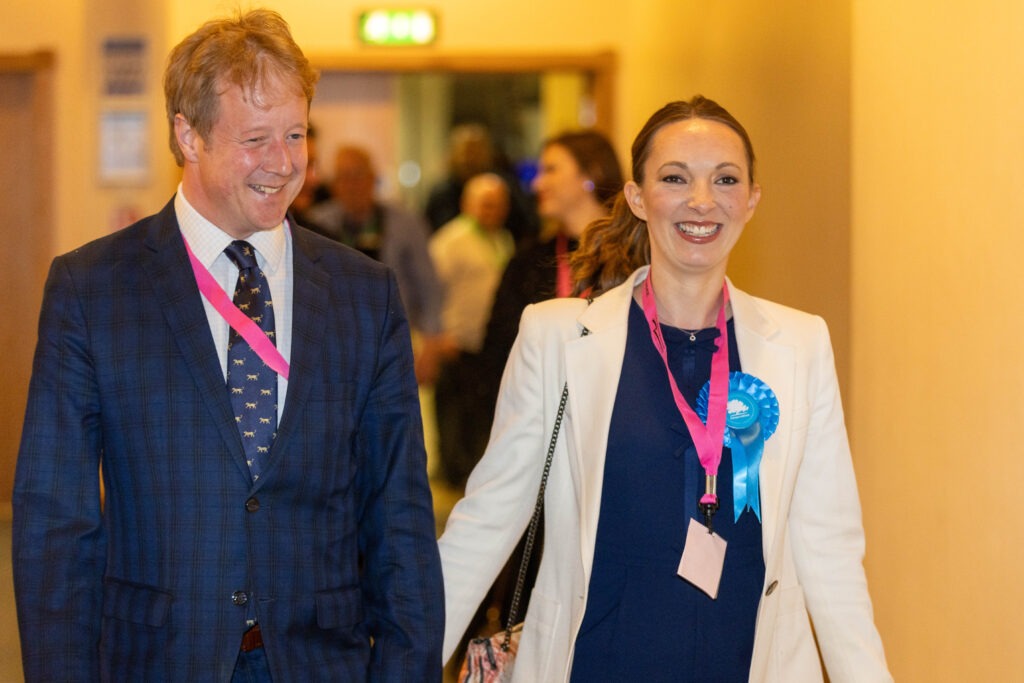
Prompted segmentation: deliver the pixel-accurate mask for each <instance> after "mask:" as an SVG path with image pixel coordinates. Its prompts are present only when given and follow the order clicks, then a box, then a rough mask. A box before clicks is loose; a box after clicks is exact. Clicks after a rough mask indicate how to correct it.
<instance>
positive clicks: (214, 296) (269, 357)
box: [181, 235, 289, 379]
mask: <svg viewBox="0 0 1024 683" xmlns="http://www.w3.org/2000/svg"><path fill="white" fill-rule="evenodd" d="M181 238H182V240H183V241H184V242H185V251H187V252H188V258H189V261H191V262H192V272H193V273H195V276H196V284H197V285H199V291H200V292H202V293H203V296H204V297H206V300H207V301H209V302H210V304H212V305H213V307H214V308H215V309H217V312H218V313H220V315H221V317H222V318H224V320H225V321H226V322H227V324H228V325H230V326H231V327H232V328H233V329H234V330H235V332H237V333H238V334H239V336H240V337H242V339H244V340H245V341H247V342H249V346H250V347H251V348H252V350H253V351H255V352H256V355H257V356H259V357H260V359H261V360H262V361H263V362H264V363H266V364H267V367H269V368H270V369H271V370H273V371H274V372H276V373H277V374H279V375H281V377H284V378H285V379H288V368H289V366H288V361H286V360H285V359H284V356H282V355H281V352H280V351H278V350H277V347H276V346H274V342H272V341H270V339H268V338H267V335H266V334H265V333H264V332H263V330H261V329H260V326H259V325H257V324H256V323H254V322H253V321H252V318H250V317H249V316H247V315H246V314H245V313H244V312H242V311H241V310H239V308H238V306H235V304H234V302H233V301H232V300H231V298H230V297H228V295H227V293H226V292H225V291H224V288H223V287H221V286H220V285H219V284H217V281H216V280H215V279H213V276H212V275H210V271H209V270H207V269H206V266H204V265H203V264H202V262H201V261H200V260H199V259H198V258H196V255H195V254H193V253H192V247H190V246H189V245H188V240H186V239H185V236H184V235H182V236H181Z"/></svg>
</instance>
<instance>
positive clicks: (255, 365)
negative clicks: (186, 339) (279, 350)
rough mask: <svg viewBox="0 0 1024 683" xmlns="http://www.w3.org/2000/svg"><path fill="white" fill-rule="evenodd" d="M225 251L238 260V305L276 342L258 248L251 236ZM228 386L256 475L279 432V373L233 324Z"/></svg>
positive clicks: (247, 453)
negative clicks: (268, 364)
mask: <svg viewBox="0 0 1024 683" xmlns="http://www.w3.org/2000/svg"><path fill="white" fill-rule="evenodd" d="M224 253H226V254H227V255H228V258H230V259H231V260H232V261H234V263H235V265H237V266H238V282H237V284H236V285H235V296H234V303H235V305H236V306H238V308H239V309H240V310H242V311H243V312H244V313H245V314H246V315H248V316H249V317H250V318H252V320H253V322H255V323H256V324H257V325H259V327H260V329H262V330H263V331H264V333H266V335H267V337H269V338H270V340H271V341H272V342H274V343H275V344H276V343H277V340H276V339H274V308H273V301H271V299H270V285H269V284H268V283H267V278H266V276H265V275H264V274H263V271H262V270H260V267H259V266H258V265H256V250H255V249H253V247H252V245H251V244H249V243H248V242H243V241H241V240H236V241H234V242H232V243H231V244H230V245H228V247H227V248H226V249H225V250H224ZM228 389H229V390H230V392H231V406H232V408H234V412H235V422H237V423H238V431H239V433H240V434H241V435H242V444H243V445H244V446H245V459H246V461H247V462H248V463H249V472H250V473H251V474H252V479H253V481H256V480H257V479H259V477H260V468H261V465H262V464H263V461H265V459H266V457H267V454H268V453H270V445H271V444H272V443H273V442H274V436H275V434H276V432H277V373H276V372H274V371H273V370H271V369H270V368H269V367H267V365H266V364H265V363H264V362H263V360H262V359H261V358H260V357H259V356H258V355H257V354H256V352H255V351H253V350H252V347H250V346H249V342H247V341H245V339H243V338H242V337H241V336H240V335H239V334H238V333H237V332H236V331H235V329H234V328H231V332H230V333H229V335H228Z"/></svg>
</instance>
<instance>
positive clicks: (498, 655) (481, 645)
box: [458, 382, 569, 683]
mask: <svg viewBox="0 0 1024 683" xmlns="http://www.w3.org/2000/svg"><path fill="white" fill-rule="evenodd" d="M568 398H569V384H568V382H567V383H566V384H565V386H563V387H562V399H561V401H559V403H558V415H557V416H556V417H555V427H554V429H553V430H552V431H551V443H550V445H548V455H547V459H546V460H545V461H544V474H543V475H541V478H540V490H539V491H537V502H536V504H535V505H534V506H533V517H531V518H530V526H529V529H528V531H527V533H526V545H525V546H524V547H523V559H522V560H521V561H520V563H519V574H518V576H517V577H516V589H515V592H514V593H513V594H512V605H511V607H510V608H509V614H508V621H507V622H506V623H505V628H504V629H503V630H501V631H498V632H497V633H495V634H494V635H492V636H490V637H489V638H487V637H482V638H473V639H472V640H470V641H469V645H468V646H467V647H466V659H465V661H464V662H463V663H462V669H461V670H460V671H459V678H458V681H459V683H509V682H510V681H511V680H512V670H513V667H514V665H515V663H516V653H517V652H518V651H519V637H520V635H522V632H523V624H522V623H521V622H520V623H516V617H517V616H518V615H519V603H520V601H521V599H522V596H523V586H524V584H525V583H526V572H527V567H529V564H530V555H531V554H532V553H533V544H534V541H535V540H536V538H537V527H538V526H539V525H540V517H541V512H542V511H543V509H544V489H545V488H546V487H547V484H548V474H549V473H550V472H551V461H552V459H553V458H554V455H555V444H556V443H557V442H558V431H559V429H560V428H561V426H562V417H563V416H564V415H565V403H566V401H567V400H568Z"/></svg>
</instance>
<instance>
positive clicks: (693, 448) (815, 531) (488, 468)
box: [440, 96, 891, 683]
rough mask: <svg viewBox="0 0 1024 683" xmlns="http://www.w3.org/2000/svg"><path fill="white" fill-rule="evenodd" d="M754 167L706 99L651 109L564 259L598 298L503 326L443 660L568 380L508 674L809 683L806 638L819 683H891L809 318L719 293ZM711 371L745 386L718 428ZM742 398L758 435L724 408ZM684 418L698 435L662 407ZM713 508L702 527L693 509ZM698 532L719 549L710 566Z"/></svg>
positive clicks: (852, 491)
mask: <svg viewBox="0 0 1024 683" xmlns="http://www.w3.org/2000/svg"><path fill="white" fill-rule="evenodd" d="M753 166H754V155H753V151H752V148H751V145H750V141H749V138H748V137H747V134H746V132H745V131H744V130H743V128H742V126H741V125H740V124H739V123H738V122H737V121H736V120H735V119H734V118H733V117H732V116H731V115H730V114H729V113H728V112H727V111H725V110H724V109H723V108H721V107H720V106H719V105H717V104H716V103H715V102H713V101H711V100H707V99H705V98H703V97H700V96H697V97H695V98H693V99H692V100H690V101H689V102H673V103H670V104H668V105H666V106H665V107H663V108H662V109H661V110H659V111H658V112H656V113H655V114H654V115H653V116H652V117H651V119H650V120H649V121H648V122H647V124H646V125H645V127H644V128H643V129H642V130H641V132H640V134H639V135H638V136H637V139H636V140H635V141H634V144H633V169H632V170H633V178H634V180H633V181H630V182H629V183H627V185H626V187H625V188H624V191H623V195H622V196H621V197H620V198H619V200H618V201H617V203H616V206H615V209H614V211H613V214H612V216H611V217H610V218H609V219H608V220H606V221H601V222H598V223H595V224H594V225H592V226H591V228H588V230H587V232H586V233H585V235H584V238H583V240H582V242H581V245H580V248H579V250H578V251H577V254H576V256H575V258H574V273H575V274H576V275H577V278H578V287H580V288H581V289H582V288H589V289H590V291H591V292H592V293H594V294H598V296H596V297H595V298H594V299H593V301H592V303H589V304H588V302H587V301H584V300H582V299H559V300H552V301H548V302H544V303H541V304H537V305H534V306H531V307H529V308H527V309H526V311H525V312H524V314H523V318H522V322H521V325H520V332H519V337H518V339H517V341H516V343H515V346H514V348H513V350H512V353H511V355H510V357H509V361H508V364H507V366H506V369H505V374H504V377H503V379H502V385H501V391H500V396H499V399H498V404H497V409H496V415H495V421H494V425H493V429H492V432H491V439H490V443H489V445H488V447H487V451H486V453H485V454H484V456H483V458H482V459H481V461H480V463H479V464H478V465H477V467H476V469H475V470H474V471H473V474H472V475H471V477H470V479H469V482H468V485H467V488H466V495H465V497H464V498H463V499H462V500H461V501H459V503H458V504H457V505H456V506H455V508H454V509H453V511H452V513H451V515H450V517H449V519H448V523H447V526H446V529H445V532H444V534H443V536H442V537H441V539H440V547H441V558H442V563H443V569H444V579H445V594H446V596H445V606H446V614H447V626H446V630H445V658H446V659H447V658H448V657H450V656H451V654H452V653H453V651H454V650H455V649H456V647H457V645H458V644H459V642H460V640H461V639H462V638H463V635H464V631H465V629H466V626H467V624H468V623H469V620H470V619H471V617H472V616H473V614H474V613H475V611H476V609H477V606H478V605H479V603H480V601H481V600H482V599H483V597H484V595H485V593H486V592H487V589H488V588H489V587H490V585H491V584H492V582H493V580H494V578H495V576H496V575H497V573H498V571H499V570H500V569H501V568H502V566H503V565H504V563H505V561H506V559H507V558H508V556H509V554H510V553H511V552H512V550H513V548H514V547H515V545H516V543H517V541H518V540H519V538H520V536H521V535H522V532H523V530H524V528H525V527H526V525H527V523H528V521H529V519H530V516H531V514H532V512H533V507H534V498H535V496H536V491H537V488H538V486H539V484H540V480H541V475H542V470H543V467H544V455H545V452H546V450H547V445H548V440H549V438H550V435H551V432H552V429H553V426H554V421H555V416H556V414H557V412H558V403H559V400H560V397H561V393H562V388H563V385H566V384H567V385H568V403H567V406H566V409H565V417H564V420H563V423H562V428H561V433H560V435H559V438H558V442H557V447H556V450H555V453H554V458H553V462H552V465H551V471H550V475H549V479H548V482H547V489H546V493H545V501H544V506H545V507H544V525H545V526H544V533H545V543H544V548H543V556H542V560H541V565H540V569H539V572H538V576H537V580H536V584H535V587H534V590H533V592H532V595H531V596H530V601H529V608H528V611H527V614H526V618H525V626H524V629H523V633H522V639H521V642H520V645H519V654H518V658H517V661H516V664H515V670H514V680H515V681H517V682H524V683H546V682H548V681H552V682H553V681H570V680H571V681H574V682H575V681H634V680H644V681H654V680H659V681H716V680H722V681H737V680H743V679H747V680H750V681H778V682H780V683H782V682H785V683H791V682H802V681H821V680H822V670H821V664H820V660H819V657H818V650H817V648H816V647H815V639H814V634H812V630H811V623H812V622H813V626H814V632H815V634H816V636H817V640H818V644H819V645H820V648H821V655H822V659H823V660H824V663H825V667H826V669H827V671H828V675H829V678H830V680H831V681H832V682H833V683H840V682H843V681H890V680H891V676H890V675H889V672H888V670H887V666H886V662H885V655H884V652H883V649H882V644H881V641H880V638H879V636H878V633H877V630H876V629H875V626H874V623H873V617H872V609H871V602H870V598H869V596H868V590H867V584H866V580H865V576H864V571H863V566H862V557H863V553H864V535H863V529H862V525H861V515H860V504H859V501H858V496H857V488H856V482H855V479H854V473H853V467H852V463H851V459H850V452H849V446H848V443H847V437H846V430H845V427H844V423H843V413H842V407H841V405H840V397H839V389H838V384H837V381H836V375H835V368H834V361H833V356H832V349H831V344H830V341H829V336H828V331H827V329H826V326H825V323H824V321H823V320H822V319H821V318H819V317H816V316H812V315H809V314H806V313H801V312H799V311H796V310H793V309H790V308H786V307H784V306H780V305H778V304H774V303H771V302H768V301H764V300H761V299H757V298H754V297H752V296H750V295H748V294H746V293H744V292H742V291H740V290H738V289H736V288H735V287H733V286H732V285H731V283H730V282H728V280H727V279H726V275H725V272H726V265H727V262H728V256H729V253H730V251H731V249H732V247H733V246H734V245H735V243H736V241H737V240H738V238H739V236H740V234H741V233H742V230H743V227H744V225H745V224H746V222H747V221H748V220H749V219H750V218H751V216H752V215H753V213H754V209H755V208H756V206H757V202H758V199H759V198H760V188H759V187H758V186H757V185H756V184H755V183H754V180H753ZM641 264H649V265H641ZM637 266H640V267H637ZM726 319H728V322H725V320H726ZM723 332H724V333H725V338H726V339H727V342H728V343H727V344H722V343H720V342H721V341H722V333H723ZM662 339H663V340H664V341H660V340H662ZM701 339H703V340H705V341H704V342H701V341H700V340H701ZM707 340H712V343H710V344H708V343H707ZM665 342H667V346H668V347H669V348H668V349H667V350H666V353H665V354H662V355H661V358H660V359H659V355H658V354H660V353H661V352H660V351H659V350H658V349H659V343H660V344H662V347H663V348H664V346H665ZM702 343H703V348H704V349H705V350H703V351H700V350H696V351H695V350H694V349H696V348H697V346H699V345H701V344H702ZM716 349H720V350H717V351H716ZM723 358H730V363H729V365H730V369H732V370H734V371H736V370H739V369H741V370H742V373H745V374H743V375H732V376H731V378H732V379H731V380H730V384H729V389H728V399H729V408H728V411H727V410H726V408H725V401H724V399H723V398H721V397H722V396H724V394H723V392H724V391H725V390H724V389H722V388H720V389H718V390H716V388H715V387H716V386H718V387H722V386H723V385H722V380H721V379H712V381H710V382H709V381H708V378H709V377H712V378H716V377H717V378H721V377H723V375H722V374H721V372H722V368H723V364H724V363H725V361H724V360H723ZM683 366H686V367H683ZM651 373H653V374H651ZM659 373H660V374H659ZM670 373H671V374H670ZM714 382H717V384H715V383H714ZM705 383H706V384H707V386H706V388H705V389H704V391H705V393H704V396H703V398H697V397H696V396H697V394H698V387H700V386H701V385H702V384H705ZM675 385H678V386H679V391H678V392H676V394H677V395H681V396H682V398H680V399H678V400H674V399H673V386H675ZM753 385H756V387H757V388H756V389H751V388H750V386H753ZM769 389H770V391H769ZM744 392H746V393H744ZM744 396H747V397H749V396H755V398H754V400H753V405H754V407H755V408H754V410H755V412H759V415H760V417H759V418H758V419H757V420H756V421H755V422H756V423H757V425H759V426H756V427H752V426H747V425H745V424H740V422H742V420H740V417H739V416H738V413H734V412H733V411H734V405H739V404H742V403H744V402H745V403H746V404H750V403H751V402H750V401H746V399H744ZM773 398H774V400H775V401H777V403H774V404H773V403H772V400H773ZM740 399H743V400H742V401H741V400H740ZM737 401H738V403H737ZM681 402H682V403H681ZM702 402H703V403H702ZM702 406H703V412H704V414H705V415H706V418H705V415H701V419H706V420H707V421H708V422H710V423H711V424H712V425H713V427H716V428H715V429H708V430H707V435H706V436H701V435H699V434H698V432H702V429H703V427H702V425H700V423H696V425H697V426H694V425H695V423H694V422H692V421H690V422H687V421H686V420H687V419H689V420H692V419H693V417H692V414H691V416H690V417H689V418H687V417H686V416H685V415H684V414H683V413H684V412H685V410H686V409H687V407H688V408H689V409H690V410H691V411H693V410H694V409H696V412H697V413H701V411H702ZM758 406H759V407H758ZM748 407H749V406H748ZM716 411H717V412H716ZM716 415H718V416H719V417H718V418H716V417H715V416H716ZM723 415H727V416H728V417H727V419H728V421H727V422H726V427H725V428H724V429H722V428H721V426H720V425H721V422H722V420H723V419H726V418H725V417H723ZM716 419H717V420H718V421H717V422H716ZM686 425H690V427H689V428H688V427H687V426H686ZM730 430H731V431H730ZM716 432H717V433H716ZM724 435H731V439H732V441H731V442H730V443H731V444H732V448H728V447H726V448H724V449H723V448H722V440H723V436H724ZM766 435H767V437H768V438H767V439H765V438H764V437H765V436H766ZM725 438H727V439H728V438H730V437H729V436H726V437H725ZM716 439H717V449H718V452H719V453H720V457H721V469H720V470H719V471H718V472H717V474H718V476H717V479H711V477H709V476H706V475H708V474H712V473H714V471H713V470H714V457H713V456H714V452H715V451H714V448H715V444H714V441H715V440H716ZM709 443H710V446H709ZM740 444H742V445H740ZM666 445H667V446H669V447H668V448H666V447H665V446H666ZM758 452H759V462H758V458H757V457H754V456H756V455H757V454H758ZM738 453H743V454H745V455H743V456H741V455H738ZM741 457H746V458H748V460H747V461H746V464H747V467H743V466H742V463H743V461H742V460H741ZM751 458H753V459H751ZM734 460H735V463H734ZM751 463H753V465H751ZM734 464H735V465H736V466H735V467H734ZM740 473H744V474H740ZM744 477H745V478H744ZM715 481H717V487H715V486H713V483H714V482H715ZM744 491H745V493H744ZM714 494H718V497H719V501H718V502H720V503H721V506H720V507H719V508H718V509H717V511H714V508H713V506H710V505H709V506H708V507H705V508H699V507H698V500H703V502H705V503H711V502H713V499H714ZM741 508H742V510H741ZM705 513H706V514H705ZM709 523H710V524H711V526H712V528H713V530H714V532H715V536H710V535H709V534H708V531H709V530H708V529H707V528H706V527H705V526H704V525H705V524H709ZM688 524H689V525H690V526H692V527H693V528H691V529H689V530H688V527H687V525H688ZM709 538H714V539H716V540H715V542H712V543H711V545H712V546H714V547H715V548H720V545H721V543H725V544H728V545H727V548H726V550H725V555H724V560H720V561H718V564H716V560H715V559H714V558H715V555H716V552H717V550H715V549H705V548H706V545H707V543H706V539H709ZM750 538H753V543H750V542H747V541H748V540H749V539H750ZM680 551H684V552H685V553H687V554H691V553H692V554H696V555H697V557H696V559H697V564H698V565H700V566H702V567H704V568H705V569H704V570H703V571H701V570H694V569H692V568H690V567H688V566H685V562H680V555H679V554H678V553H679V552H680ZM693 559H694V558H693V557H691V558H690V560H693ZM706 577H710V579H708V578H706ZM719 581H720V583H718V585H716V583H717V582H719ZM709 582H710V583H709Z"/></svg>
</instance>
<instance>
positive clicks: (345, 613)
mask: <svg viewBox="0 0 1024 683" xmlns="http://www.w3.org/2000/svg"><path fill="white" fill-rule="evenodd" d="M362 620H363V593H362V591H361V590H360V589H359V588H358V587H353V588H339V589H337V590H332V591H320V592H319V593H317V594H316V623H317V625H318V626H319V627H320V628H324V629H333V628H347V627H350V626H353V625H354V624H358V623H359V622H361V621H362Z"/></svg>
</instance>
